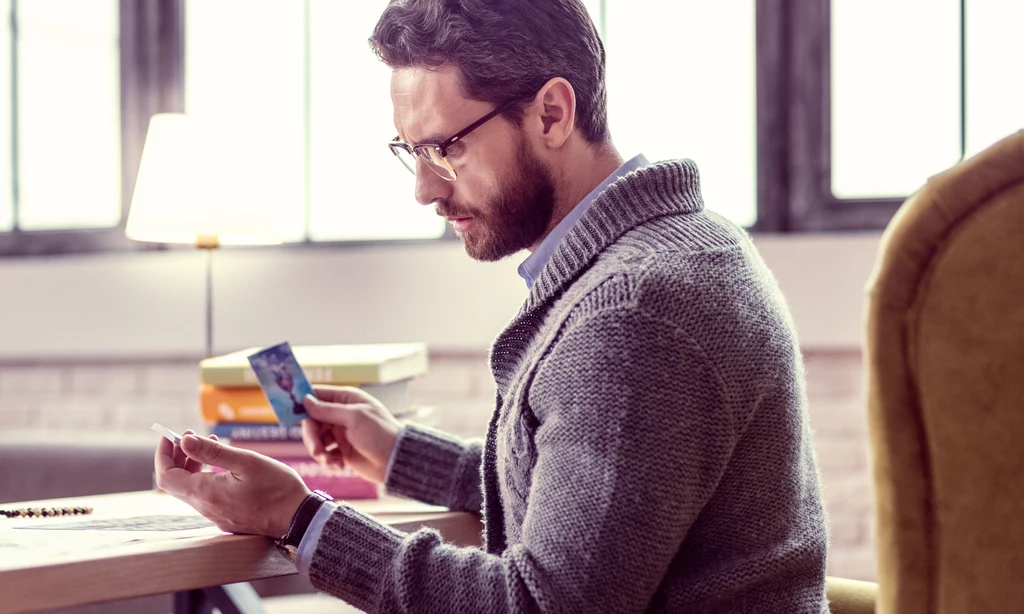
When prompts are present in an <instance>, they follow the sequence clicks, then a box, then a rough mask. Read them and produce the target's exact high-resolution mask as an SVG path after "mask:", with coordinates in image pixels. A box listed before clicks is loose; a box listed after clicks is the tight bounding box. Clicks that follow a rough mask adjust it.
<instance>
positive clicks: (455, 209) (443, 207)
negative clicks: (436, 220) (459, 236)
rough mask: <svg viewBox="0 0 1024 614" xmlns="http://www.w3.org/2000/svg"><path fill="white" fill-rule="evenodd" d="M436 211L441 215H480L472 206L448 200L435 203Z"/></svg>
mask: <svg viewBox="0 0 1024 614" xmlns="http://www.w3.org/2000/svg"><path fill="white" fill-rule="evenodd" d="M434 213H436V214H437V215H439V216H441V217H480V215H479V213H477V212H476V211H475V210H474V209H473V208H472V207H462V206H460V205H453V204H452V203H451V202H449V201H446V200H441V201H437V202H436V203H434Z"/></svg>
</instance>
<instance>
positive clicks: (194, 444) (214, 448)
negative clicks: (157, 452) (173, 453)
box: [181, 435, 248, 471]
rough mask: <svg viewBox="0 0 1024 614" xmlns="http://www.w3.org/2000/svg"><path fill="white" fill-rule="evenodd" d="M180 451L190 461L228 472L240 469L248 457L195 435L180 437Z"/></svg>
mask: <svg viewBox="0 0 1024 614" xmlns="http://www.w3.org/2000/svg"><path fill="white" fill-rule="evenodd" d="M181 449H182V450H184V451H185V454H186V455H187V456H188V457H189V458H191V459H192V460H195V461H198V462H200V463H203V464H204V465H215V466H217V467H221V468H223V469H227V470H229V471H230V470H233V469H240V468H241V467H242V465H244V464H245V463H246V461H247V460H248V456H247V455H246V453H245V452H244V451H242V450H236V449H235V448H232V447H231V446H226V445H224V444H223V443H221V442H219V441H216V440H214V439H206V438H203V437H196V436H195V435H185V436H184V437H182V438H181Z"/></svg>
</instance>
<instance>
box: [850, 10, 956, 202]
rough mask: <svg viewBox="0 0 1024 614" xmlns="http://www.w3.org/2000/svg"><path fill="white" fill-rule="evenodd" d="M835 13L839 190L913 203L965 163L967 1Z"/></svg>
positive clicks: (868, 196)
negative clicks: (915, 195)
mask: <svg viewBox="0 0 1024 614" xmlns="http://www.w3.org/2000/svg"><path fill="white" fill-rule="evenodd" d="M831 6H832V28H831V30H832V38H831V55H832V58H831V59H832V192H833V194H835V196H837V197H839V198H885V197H895V198H900V197H904V196H907V195H908V194H911V193H912V192H914V191H915V190H917V189H918V188H919V187H921V186H922V185H923V184H924V183H925V181H926V180H927V179H928V177H929V176H931V175H934V174H935V173H937V172H939V171H942V170H944V169H946V168H948V167H950V166H952V165H953V164H955V163H956V162H957V161H958V160H959V159H960V8H959V6H960V5H959V2H958V1H957V0H832V5H831ZM923 15H926V16H927V19H926V20H924V21H922V16H923Z"/></svg>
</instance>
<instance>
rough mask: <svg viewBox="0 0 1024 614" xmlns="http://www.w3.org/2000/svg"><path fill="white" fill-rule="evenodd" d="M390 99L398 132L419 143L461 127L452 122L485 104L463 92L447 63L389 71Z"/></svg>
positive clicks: (455, 72)
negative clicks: (466, 96) (434, 66)
mask: <svg viewBox="0 0 1024 614" xmlns="http://www.w3.org/2000/svg"><path fill="white" fill-rule="evenodd" d="M391 101H392V103H393V104H394V110H395V127H396V128H398V131H399V134H400V136H401V137H402V138H403V139H405V140H407V141H409V142H420V143H422V142H427V141H431V140H437V138H438V137H440V138H448V137H449V136H451V134H450V133H451V132H452V131H456V130H460V129H461V128H462V126H460V125H455V124H458V121H459V118H461V117H463V116H465V115H472V112H471V109H473V108H476V107H479V106H481V104H486V103H481V102H480V101H474V100H470V99H468V98H465V97H464V96H463V94H462V88H461V81H460V77H459V74H458V71H457V70H456V69H455V68H454V67H450V66H443V67H440V68H437V69H427V68H399V69H396V70H395V71H393V72H392V75H391Z"/></svg>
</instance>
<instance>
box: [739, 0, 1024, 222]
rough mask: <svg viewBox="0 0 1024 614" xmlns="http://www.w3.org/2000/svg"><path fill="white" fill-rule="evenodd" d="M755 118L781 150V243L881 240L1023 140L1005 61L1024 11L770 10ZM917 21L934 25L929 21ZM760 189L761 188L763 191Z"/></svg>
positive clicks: (1017, 98) (920, 0)
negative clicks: (845, 236)
mask: <svg viewBox="0 0 1024 614" xmlns="http://www.w3.org/2000/svg"><path fill="white" fill-rule="evenodd" d="M763 5H764V6H762V7H760V8H761V9H762V10H763V12H765V13H767V11H768V10H772V9H773V10H776V11H779V13H780V14H781V15H782V16H781V17H779V18H778V19H775V20H771V19H768V18H766V19H764V20H763V21H762V22H760V23H759V27H760V26H766V25H767V24H768V23H769V22H770V23H771V24H772V27H770V28H767V29H766V31H764V32H759V34H760V35H761V37H762V38H763V39H764V41H763V42H762V46H763V47H764V48H765V49H774V50H775V51H776V52H777V54H778V57H779V58H781V59H778V60H777V62H775V63H773V62H771V61H770V60H769V58H767V57H766V55H762V56H761V57H759V70H762V71H763V72H764V73H766V74H767V75H768V78H769V79H770V80H771V82H773V83H776V84H781V85H782V87H780V88H778V90H777V92H776V93H775V95H774V96H770V97H768V98H767V104H766V105H765V107H764V108H762V109H759V111H762V112H764V115H765V116H766V117H772V118H774V120H775V127H774V129H770V128H768V127H766V126H760V127H759V129H760V130H761V134H762V135H768V138H771V139H777V140H778V141H779V142H783V143H785V148H784V151H785V155H784V156H782V157H781V158H780V159H778V160H772V159H766V158H762V159H761V161H762V162H763V163H765V164H766V165H768V166H769V167H771V168H772V170H771V172H770V173H768V174H769V175H772V174H774V176H775V177H776V178H781V180H780V181H779V182H778V183H779V184H780V185H783V186H784V189H780V190H776V191H774V192H773V193H772V198H771V202H770V203H763V205H764V206H766V207H768V208H770V209H772V210H776V211H781V212H782V215H779V216H777V217H776V219H775V220H774V222H775V224H774V225H775V227H776V228H775V229H778V230H837V229H838V230H843V229H851V230H859V229H869V228H882V227H884V226H885V225H886V224H887V223H888V221H889V219H890V218H891V216H892V214H893V213H894V212H895V210H896V209H897V208H898V207H899V205H900V204H902V202H903V200H905V199H906V197H908V196H909V195H910V194H911V193H913V192H914V191H915V190H917V189H918V188H919V187H921V186H922V185H923V184H924V183H925V182H926V181H927V179H928V177H930V176H932V175H934V174H936V173H939V172H941V171H943V170H946V169H947V168H949V167H950V166H952V165H954V164H956V163H957V162H958V161H959V160H961V159H962V158H963V157H965V156H970V155H973V154H975V153H977V152H979V151H981V150H982V149H984V148H985V147H988V146H989V145H991V144H992V143H994V142H995V141H997V140H999V139H1001V138H1003V137H1005V136H1008V135H1010V134H1011V133H1013V132H1014V131H1016V130H1019V129H1020V128H1022V127H1024V85H1022V83H1021V81H1020V80H1019V79H1015V78H1013V76H1012V75H1011V73H1012V68H1011V67H1010V66H1009V65H1008V64H1007V58H1011V57H1015V55H1017V51H1016V49H1015V47H1017V46H1019V45H1018V44H1017V43H1016V41H1017V40H1018V38H1019V37H1018V35H1017V33H1016V32H1015V31H1014V30H1015V29H1016V25H1019V24H1020V23H1021V19H1022V18H1024V5H1021V3H1011V2H1003V1H1001V0H898V1H893V0H888V1H883V0H856V1H854V0H832V1H831V2H820V1H819V0H795V1H793V2H783V1H781V0H763ZM923 16H927V17H926V18H925V17H923ZM762 188H764V186H762Z"/></svg>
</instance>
